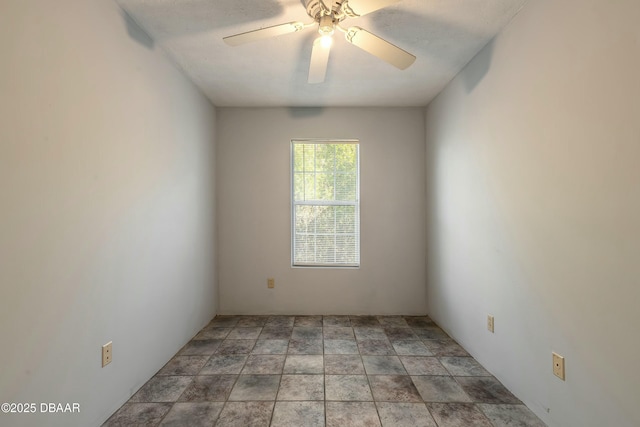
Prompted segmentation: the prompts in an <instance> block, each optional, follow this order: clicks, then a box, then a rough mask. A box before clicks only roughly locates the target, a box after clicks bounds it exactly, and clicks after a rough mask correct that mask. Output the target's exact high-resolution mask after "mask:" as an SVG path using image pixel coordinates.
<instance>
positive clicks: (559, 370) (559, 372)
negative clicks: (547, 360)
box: [552, 352, 564, 381]
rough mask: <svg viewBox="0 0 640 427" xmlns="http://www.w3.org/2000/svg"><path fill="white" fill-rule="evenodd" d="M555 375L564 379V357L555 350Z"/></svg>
mask: <svg viewBox="0 0 640 427" xmlns="http://www.w3.org/2000/svg"><path fill="white" fill-rule="evenodd" d="M552 354H553V375H555V376H556V377H558V378H560V379H561V380H562V381H564V357H562V356H560V355H559V354H558V353H556V352H553V353H552Z"/></svg>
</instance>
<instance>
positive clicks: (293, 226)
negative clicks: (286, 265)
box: [289, 138, 361, 269]
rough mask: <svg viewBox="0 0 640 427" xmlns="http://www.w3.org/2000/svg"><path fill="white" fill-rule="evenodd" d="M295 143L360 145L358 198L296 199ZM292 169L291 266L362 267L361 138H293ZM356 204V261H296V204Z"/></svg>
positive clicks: (357, 173) (357, 181)
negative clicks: (348, 199) (350, 199)
mask: <svg viewBox="0 0 640 427" xmlns="http://www.w3.org/2000/svg"><path fill="white" fill-rule="evenodd" d="M294 144H316V145H317V144H355V145H357V146H358V149H357V151H356V200H355V201H353V202H352V201H321V200H314V201H298V202H296V200H295V187H294V185H295V184H294V182H295V181H294V176H295V163H294V162H295V159H294ZM290 157H291V159H290V169H291V178H290V179H291V183H290V187H289V192H290V197H291V267H293V268H309V267H313V268H356V269H357V268H360V258H361V253H360V234H361V233H360V140H358V139H313V138H311V139H310V138H296V139H292V140H291V145H290ZM299 205H308V206H354V207H355V211H356V213H355V226H356V233H355V235H356V254H357V260H356V262H355V263H348V264H347V263H296V262H295V243H296V240H295V239H296V213H295V212H296V206H299Z"/></svg>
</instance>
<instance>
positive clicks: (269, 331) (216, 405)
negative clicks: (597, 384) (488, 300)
mask: <svg viewBox="0 0 640 427" xmlns="http://www.w3.org/2000/svg"><path fill="white" fill-rule="evenodd" d="M104 426H109V427H111V426H126V427H130V426H189V427H195V426H216V427H231V426H233V427H248V426H251V427H258V426H265V427H268V426H272V427H283V426H293V427H315V426H322V427H324V426H327V427H334V426H336V427H348V426H353V427H358V426H367V427H368V426H383V427H387V426H392V427H405V426H407V427H435V426H438V427H469V426H478V427H506V426H509V427H517V426H522V427H525V426H526V427H529V426H544V424H543V423H542V422H541V421H540V420H539V419H538V418H537V417H536V416H535V415H534V414H533V413H532V412H531V411H530V410H529V409H527V407H526V406H524V405H523V404H522V402H520V401H519V400H518V399H517V398H516V397H515V396H514V395H513V394H511V393H510V392H509V390H507V389H506V388H505V387H504V386H503V385H502V384H501V383H500V382H499V381H498V380H496V379H495V378H494V377H493V376H491V374H490V373H489V372H487V371H486V370H485V369H484V368H483V367H482V366H481V365H480V364H479V363H478V362H476V361H475V359H473V358H472V357H470V356H469V354H467V352H466V351H465V350H464V349H463V348H462V347H460V346H459V345H458V344H456V342H455V341H454V340H452V339H451V338H449V336H447V334H446V333H445V332H444V331H443V330H442V329H440V328H439V327H438V326H437V325H436V324H435V323H434V322H433V321H431V319H429V318H428V317H410V316H404V317H403V316H218V317H216V318H215V319H213V320H212V321H211V323H210V324H209V325H207V326H206V327H205V328H204V329H202V331H200V333H198V335H196V336H195V337H194V338H193V340H191V341H190V342H189V343H187V344H186V345H185V346H184V347H183V348H182V349H181V350H180V352H178V354H177V355H176V356H175V357H174V358H173V359H171V360H170V361H169V362H168V363H167V364H166V365H165V366H164V367H163V368H162V369H160V371H159V372H158V373H157V374H156V375H155V376H154V377H153V378H151V379H150V380H149V381H148V382H147V383H146V384H145V385H144V386H143V387H142V388H141V389H140V390H138V392H137V393H136V394H135V395H133V397H131V399H130V400H129V401H128V402H127V403H125V404H124V405H123V406H122V408H120V409H119V410H118V411H117V412H116V413H115V414H113V415H112V416H111V418H110V419H109V420H107V422H106V423H105V424H104Z"/></svg>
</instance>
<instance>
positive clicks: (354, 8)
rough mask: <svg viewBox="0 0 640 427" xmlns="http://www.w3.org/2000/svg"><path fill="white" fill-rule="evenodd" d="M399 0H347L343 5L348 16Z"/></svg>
mask: <svg viewBox="0 0 640 427" xmlns="http://www.w3.org/2000/svg"><path fill="white" fill-rule="evenodd" d="M399 1H400V0H348V1H347V2H346V4H345V5H344V6H343V8H344V11H345V13H346V14H347V15H349V16H354V17H355V16H362V15H366V14H367V13H371V12H375V11H376V10H379V9H383V8H385V7H387V6H391V5H392V4H394V3H398V2H399Z"/></svg>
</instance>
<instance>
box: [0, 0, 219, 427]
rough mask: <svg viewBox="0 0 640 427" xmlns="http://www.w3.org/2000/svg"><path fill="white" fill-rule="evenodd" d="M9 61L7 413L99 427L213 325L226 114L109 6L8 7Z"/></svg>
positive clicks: (5, 63) (64, 2)
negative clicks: (106, 347)
mask: <svg viewBox="0 0 640 427" xmlns="http://www.w3.org/2000/svg"><path fill="white" fill-rule="evenodd" d="M0 55H1V57H2V66H0V94H2V95H1V96H0V204H1V209H0V337H2V343H1V344H0V349H1V350H0V361H1V363H0V402H36V403H40V402H59V403H67V402H69V403H72V402H78V403H79V404H80V409H81V412H80V413H79V414H73V415H26V414H19V415H5V414H0V425H3V426H36V425H42V426H44V425H47V426H65V427H66V426H83V427H84V426H97V425H100V424H101V423H102V422H103V421H104V420H105V419H106V418H107V417H108V416H109V415H110V414H111V413H112V412H113V411H115V410H116V409H117V408H118V407H119V406H120V405H121V404H122V403H124V402H125V401H126V400H127V399H128V398H129V397H130V395H131V393H133V392H135V391H136V390H137V388H138V387H140V386H141V385H142V384H143V383H144V382H145V381H146V380H147V379H149V377H150V376H151V375H153V374H154V373H155V372H156V371H157V370H158V369H159V368H160V367H161V366H162V365H163V364H164V363H165V362H166V361H167V360H168V359H169V358H170V357H171V356H172V355H173V354H175V353H176V352H177V351H178V350H179V349H180V347H181V346H182V345H183V344H184V343H185V342H186V341H188V340H189V339H190V338H191V337H192V336H193V335H194V334H195V333H196V332H197V331H198V330H199V329H200V328H201V327H202V326H203V325H204V324H205V323H206V322H207V321H208V320H210V319H211V318H212V317H213V315H214V314H215V304H216V298H217V296H216V277H215V268H214V262H215V256H216V254H215V245H214V242H215V228H214V220H215V204H214V202H215V183H214V179H213V178H214V176H213V175H214V174H213V170H214V167H213V166H214V165H213V163H214V156H213V155H214V140H215V128H214V123H215V110H214V108H213V107H212V106H211V104H210V103H209V102H208V101H207V100H206V99H205V98H204V97H203V96H202V95H201V94H200V93H199V92H198V90H197V89H196V88H195V87H194V85H193V84H191V83H190V82H189V81H188V80H187V79H186V78H185V77H183V75H182V74H181V73H180V72H179V71H178V70H177V69H176V68H174V67H173V66H172V65H171V64H170V63H169V62H168V61H167V60H166V59H165V57H164V56H163V55H162V54H161V53H160V52H159V51H158V49H157V48H154V47H153V42H151V40H149V39H148V38H147V37H146V36H145V35H144V34H143V33H141V32H140V31H139V30H137V29H136V28H135V27H133V26H131V25H130V26H129V28H128V27H127V25H126V23H125V20H124V18H123V16H122V15H121V12H120V9H119V7H118V5H117V4H116V3H115V2H113V1H111V0H101V1H84V0H61V1H55V2H52V1H37V0H30V1H24V0H3V1H2V3H1V5H0ZM110 340H112V341H113V356H114V359H113V363H112V364H111V365H109V366H107V367H106V368H101V346H102V344H104V343H106V342H108V341H110Z"/></svg>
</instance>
